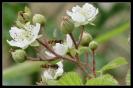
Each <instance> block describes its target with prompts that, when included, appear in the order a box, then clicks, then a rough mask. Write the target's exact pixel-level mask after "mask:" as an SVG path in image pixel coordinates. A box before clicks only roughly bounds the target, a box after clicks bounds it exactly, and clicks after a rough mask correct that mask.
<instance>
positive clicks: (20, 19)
mask: <svg viewBox="0 0 133 88" xmlns="http://www.w3.org/2000/svg"><path fill="white" fill-rule="evenodd" d="M17 20H18V21H20V22H21V23H25V18H24V17H23V11H19V12H18V18H17Z"/></svg>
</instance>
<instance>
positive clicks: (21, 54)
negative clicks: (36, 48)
mask: <svg viewBox="0 0 133 88" xmlns="http://www.w3.org/2000/svg"><path fill="white" fill-rule="evenodd" d="M11 54H12V58H13V60H14V61H15V62H17V63H21V62H24V61H25V60H26V52H25V51H24V50H22V49H18V50H15V51H14V52H12V53H11Z"/></svg>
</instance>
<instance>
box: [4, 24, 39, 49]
mask: <svg viewBox="0 0 133 88" xmlns="http://www.w3.org/2000/svg"><path fill="white" fill-rule="evenodd" d="M39 30H40V24H39V23H36V25H30V24H27V25H25V26H24V28H21V29H20V28H17V27H11V30H10V31H9V33H10V36H11V37H12V38H13V40H11V41H8V40H7V42H8V43H9V44H10V45H11V46H16V47H20V48H22V49H25V48H27V47H28V46H29V45H30V44H31V43H33V42H34V41H35V40H36V39H37V38H38V37H39V36H38V33H39Z"/></svg>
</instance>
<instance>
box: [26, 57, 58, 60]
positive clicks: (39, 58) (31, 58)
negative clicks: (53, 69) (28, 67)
mask: <svg viewBox="0 0 133 88" xmlns="http://www.w3.org/2000/svg"><path fill="white" fill-rule="evenodd" d="M27 59H28V60H32V61H54V60H57V59H59V58H58V57H54V58H45V59H44V58H41V57H37V58H33V57H30V56H27Z"/></svg>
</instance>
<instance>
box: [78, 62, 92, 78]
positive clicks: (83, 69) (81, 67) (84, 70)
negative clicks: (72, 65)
mask: <svg viewBox="0 0 133 88" xmlns="http://www.w3.org/2000/svg"><path fill="white" fill-rule="evenodd" d="M77 64H78V66H79V67H80V69H81V70H82V71H83V72H85V73H86V75H87V77H88V78H91V76H90V75H89V74H88V72H87V71H86V69H85V68H84V67H83V65H82V64H81V63H80V62H78V63H77Z"/></svg>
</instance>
